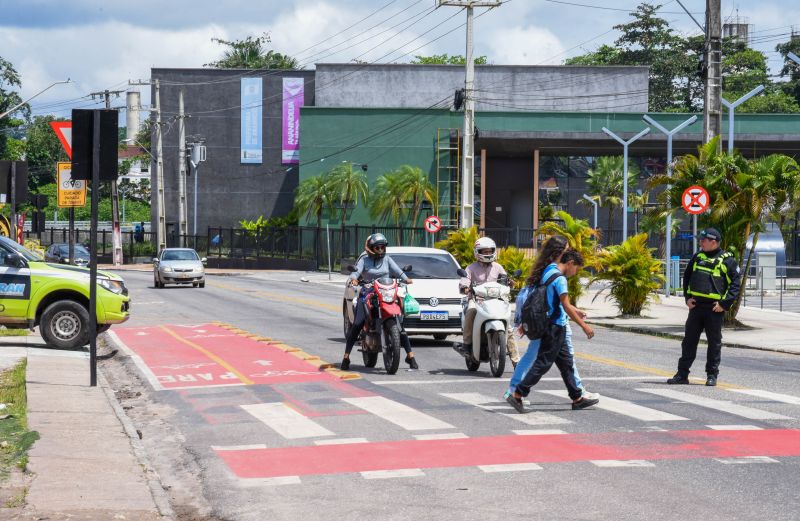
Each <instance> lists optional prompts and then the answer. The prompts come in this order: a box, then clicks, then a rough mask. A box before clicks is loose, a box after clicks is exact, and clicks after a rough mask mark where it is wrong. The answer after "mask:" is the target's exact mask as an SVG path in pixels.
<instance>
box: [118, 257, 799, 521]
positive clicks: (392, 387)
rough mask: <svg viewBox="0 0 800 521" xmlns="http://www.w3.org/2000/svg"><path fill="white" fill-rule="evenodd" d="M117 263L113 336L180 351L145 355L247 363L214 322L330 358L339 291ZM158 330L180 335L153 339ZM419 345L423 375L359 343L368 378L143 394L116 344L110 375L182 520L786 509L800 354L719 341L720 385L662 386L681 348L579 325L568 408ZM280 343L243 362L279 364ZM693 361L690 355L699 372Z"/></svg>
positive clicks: (146, 383)
mask: <svg viewBox="0 0 800 521" xmlns="http://www.w3.org/2000/svg"><path fill="white" fill-rule="evenodd" d="M123 275H124V277H125V279H126V282H127V284H128V286H129V287H130V290H131V295H132V298H133V314H132V318H131V320H130V321H129V322H128V323H126V324H124V325H123V326H121V327H115V328H113V329H112V331H116V332H117V333H118V334H119V336H120V337H121V338H126V339H129V340H130V341H131V343H132V345H134V344H135V345H136V346H139V347H137V348H136V349H138V351H137V350H136V349H134V351H135V352H137V353H139V354H142V353H147V356H152V357H154V358H152V360H156V359H157V358H158V357H162V358H159V359H170V360H172V362H171V363H172V364H175V365H172V366H169V364H166V365H161V366H158V367H167V366H169V367H176V368H177V367H179V366H180V367H185V365H184V366H181V364H182V363H184V362H186V360H183V359H180V356H182V355H179V353H178V351H177V350H178V349H179V344H181V345H182V346H183V347H184V349H185V350H186V351H187V352H192V350H193V351H194V353H195V354H196V353H197V352H206V354H208V352H209V351H213V353H212V354H213V355H214V357H215V360H217V362H219V363H222V364H223V365H225V367H228V368H229V369H231V371H232V372H231V374H237V375H241V374H240V372H239V370H238V369H237V368H238V367H240V366H239V365H237V364H238V363H240V360H244V359H246V358H247V356H248V355H247V353H248V352H249V351H248V349H250V347H248V346H247V345H245V344H244V343H242V344H241V345H240V343H239V341H238V340H236V341H234V340H232V339H231V337H229V336H225V335H227V334H228V333H225V332H219V331H218V330H217V328H215V327H214V326H209V325H208V324H209V323H211V322H213V321H220V322H224V323H229V324H232V325H235V326H237V327H239V328H241V329H243V330H246V331H248V332H252V333H254V334H257V335H263V336H265V337H270V338H272V339H275V340H280V341H281V342H284V343H286V344H289V345H291V346H296V347H298V348H301V349H302V350H304V351H305V352H307V353H309V354H311V355H316V356H319V357H320V358H321V359H322V360H327V361H329V362H336V363H338V361H339V360H340V359H341V354H342V351H343V346H344V343H343V335H342V318H341V304H342V300H341V299H342V288H341V286H340V285H334V284H325V283H313V282H312V283H303V282H300V281H299V277H300V275H299V274H298V275H294V274H286V273H276V274H272V275H270V274H265V275H259V276H251V277H246V276H224V277H223V276H209V280H208V283H207V285H206V288H205V289H193V288H188V287H176V288H173V287H169V288H166V289H158V290H157V289H155V288H153V286H152V275H150V274H146V273H133V272H126V273H124V274H123ZM162 326H165V327H166V328H164V327H162ZM175 326H190V327H175ZM167 333H168V334H169V335H171V336H170V337H169V338H172V337H175V338H177V336H178V335H184V336H185V338H187V339H189V340H186V339H184V340H181V341H178V340H175V341H174V342H173V341H172V340H170V342H172V343H170V344H169V345H166V344H164V345H162V343H160V342H164V343H166V342H167V340H161V341H160V340H159V339H160V338H161V339H168V336H165V335H166V334H167ZM147 335H150V336H147ZM159 335H160V336H159ZM192 335H193V336H192ZM204 335H205V336H206V337H209V338H205V339H204V340H203V337H204ZM215 335H216V338H218V341H215V340H213V338H214V337H215ZM137 339H138V340H137ZM150 339H152V340H150ZM192 339H194V340H192ZM201 340H202V341H203V342H205V343H204V344H202V345H200V342H201ZM242 342H244V340H243V341H242ZM412 344H413V347H414V350H415V353H416V355H417V357H418V360H419V364H420V370H419V371H411V370H408V368H407V366H406V365H405V364H402V363H401V369H400V371H398V373H397V374H396V375H393V376H390V375H387V374H385V372H383V371H382V370H380V367H381V362H379V363H378V367H377V368H376V369H365V368H363V367H362V366H361V365H360V356H358V353H355V352H354V355H355V356H354V358H353V359H354V360H355V362H356V363H354V364H353V366H352V367H351V371H355V372H358V373H360V375H361V376H362V378H360V379H355V380H346V381H339V382H338V383H327V381H319V380H314V379H313V378H310V379H309V380H308V381H294V382H288V383H278V384H259V383H258V381H256V380H257V379H256V378H255V377H253V378H252V380H253V381H252V383H251V384H250V385H235V386H225V387H209V386H204V385H202V384H203V383H204V382H203V377H202V376H198V377H197V378H196V380H197V382H196V384H195V383H193V385H185V386H184V387H176V388H165V389H163V390H154V388H153V386H154V385H158V382H159V379H158V378H156V379H154V377H153V376H152V374H149V373H151V372H156V373H157V372H158V370H160V369H158V367H157V366H156V364H155V363H153V362H148V358H147V356H144V355H143V358H139V359H137V360H134V358H132V357H130V356H128V355H127V354H126V353H125V352H120V353H118V354H117V356H115V357H112V358H111V359H109V360H107V361H104V362H103V370H104V371H106V372H107V374H108V375H109V377H110V380H111V381H113V382H115V387H116V389H117V395H118V397H119V399H120V402H121V403H122V405H123V407H124V408H125V409H126V410H127V412H128V414H129V415H130V417H131V419H132V420H133V422H134V423H135V425H136V426H137V428H138V429H140V430H141V432H142V435H143V436H142V441H143V442H144V444H145V447H146V448H147V450H148V454H149V456H150V458H151V460H152V463H153V466H154V468H155V469H156V470H157V472H158V474H159V475H160V477H161V480H162V482H163V483H164V484H165V486H166V487H167V489H168V494H169V495H170V497H171V500H172V502H173V506H174V507H175V509H176V512H178V513H179V514H180V515H182V516H184V518H185V519H225V520H263V519H276V520H277V519H303V518H308V519H312V518H313V519H318V518H320V517H323V516H324V517H325V518H333V519H335V518H340V519H412V518H416V519H451V518H459V519H476V520H477V519H482V520H485V519H528V520H529V519H592V520H605V519H614V520H626V519H631V520H634V519H635V520H639V519H645V518H646V519H649V520H661V519H663V520H673V519H676V518H683V517H690V516H691V517H693V518H698V519H703V520H722V519H725V520H730V519H736V520H746V519H770V520H794V519H797V511H798V510H799V507H800V500H798V496H797V483H798V477H797V476H798V475H800V473H799V472H798V471H799V470H800V465H798V462H800V459H798V455H800V431H795V430H793V429H799V428H800V421H799V420H798V419H800V382H798V378H797V377H798V375H800V358H798V357H797V356H792V355H786V354H780V353H770V352H762V351H753V350H739V349H727V350H724V351H723V360H722V368H721V373H720V383H721V385H720V386H719V387H716V388H707V387H705V386H702V385H692V386H679V387H678V388H675V387H673V386H669V387H668V386H666V385H665V384H664V380H665V379H666V378H667V377H668V376H671V375H672V373H674V369H675V366H676V363H677V358H678V356H679V352H680V346H679V344H678V342H676V341H674V340H668V339H662V338H656V337H649V336H643V335H637V334H630V333H621V332H615V331H611V330H606V329H599V328H598V329H596V336H595V338H594V339H592V340H591V341H588V340H586V338H585V337H584V336H583V334H582V332H580V331H576V332H575V345H576V350H577V351H578V352H579V357H578V362H577V363H578V367H579V369H580V373H581V376H582V377H583V379H584V382H585V384H586V387H587V388H588V389H589V390H591V391H594V392H599V393H600V394H601V395H602V396H603V397H604V398H605V399H603V398H601V403H600V405H601V406H603V407H598V408H594V409H590V410H584V411H572V410H570V408H569V402H568V401H567V400H566V399H565V398H564V397H563V396H561V395H560V394H562V393H563V383H562V382H561V381H560V378H559V375H558V373H557V371H551V373H550V374H548V375H547V377H546V378H545V379H544V380H543V381H542V382H541V384H540V385H539V386H537V387H536V389H537V392H534V393H532V394H531V397H530V398H531V404H532V409H533V411H534V412H532V413H530V414H526V415H518V414H516V413H515V412H514V411H513V410H512V409H511V408H510V407H508V406H507V405H506V404H505V402H504V401H503V399H502V394H503V392H504V390H505V388H506V386H507V384H508V378H509V377H510V376H511V373H510V364H508V368H507V373H506V375H505V376H504V378H500V379H495V378H491V377H490V376H489V374H488V368H486V367H485V364H484V366H483V367H481V369H480V370H479V371H478V372H476V373H470V372H468V371H467V370H466V367H465V365H464V361H463V359H462V358H461V357H460V356H458V355H457V354H456V353H455V352H453V351H452V349H451V346H450V342H449V341H435V340H433V339H432V338H429V337H419V338H414V339H413V340H412ZM186 346H188V347H189V348H191V349H188V348H186ZM264 349H267V348H264ZM265 352H266V351H265ZM278 355H280V356H278ZM278 355H276V356H275V357H274V358H270V359H265V360H255V363H258V364H261V365H262V366H267V367H268V368H276V369H277V368H278V366H280V365H281V364H282V363H285V360H286V359H285V355H284V354H283V353H278ZM281 356H284V358H281ZM169 357H172V358H169ZM267 358H268V357H267ZM134 362H138V363H134ZM704 362H705V357H704V354H702V352H701V354H700V356H699V357H698V361H697V362H695V369H696V371H695V373H693V375H692V376H699V377H704V376H705V375H704V374H703V372H702V369H703V365H704ZM242 363H243V362H242ZM145 366H148V367H145ZM270 366H271V367H270ZM197 367H198V368H199V366H197ZM203 370H204V369H202V368H200V369H198V371H196V372H200V373H201V372H202V371H203ZM242 371H243V370H242ZM299 373H302V371H301V372H299ZM259 374H261V373H259ZM263 374H264V375H269V374H270V372H269V371H266V372H263ZM274 374H277V373H274ZM244 376H246V374H245V375H244ZM244 376H242V378H244ZM148 378H149V379H148ZM192 378H194V377H192ZM209 378H210V377H209ZM301 380H302V379H301ZM161 381H162V382H164V381H166V380H163V378H162V379H161ZM243 381H250V380H246V379H245V380H243ZM173 382H175V385H177V384H178V383H179V382H178V380H175V379H173ZM183 384H186V379H183V383H182V384H181V385H183ZM165 385H166V384H165ZM548 391H552V392H553V393H555V394H552V393H550V392H548ZM675 393H678V394H675ZM770 393H777V394H770ZM276 412H277V413H279V414H278V415H277V416H275V414H276ZM281 415H283V416H281ZM298 417H301V418H300V419H299V423H298ZM292 422H294V423H292ZM292 429H295V430H292ZM298 429H299V430H298ZM326 440H327V441H326ZM742 456H746V457H742ZM406 461H407V462H408V464H407V465H405V464H404V462H406ZM374 469H385V470H379V471H375V470H374ZM204 516H205V517H204Z"/></svg>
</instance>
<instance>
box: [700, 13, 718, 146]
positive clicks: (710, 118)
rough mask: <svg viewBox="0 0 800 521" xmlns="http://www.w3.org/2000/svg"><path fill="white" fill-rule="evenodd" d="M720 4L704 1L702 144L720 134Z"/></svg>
mask: <svg viewBox="0 0 800 521" xmlns="http://www.w3.org/2000/svg"><path fill="white" fill-rule="evenodd" d="M720 3H721V0H706V27H705V29H706V42H705V63H706V78H705V103H704V104H703V142H704V143H708V142H709V141H711V140H712V139H714V138H715V137H716V136H718V135H720V133H721V132H722V13H721V7H720ZM721 145H722V143H721V142H720V146H721Z"/></svg>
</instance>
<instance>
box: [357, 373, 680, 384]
mask: <svg viewBox="0 0 800 521" xmlns="http://www.w3.org/2000/svg"><path fill="white" fill-rule="evenodd" d="M663 379H664V377H663V376H651V375H643V376H597V377H594V378H590V379H586V380H583V382H584V383H586V382H589V383H591V382H614V381H625V380H633V381H637V380H638V381H640V382H641V381H650V380H652V381H654V382H656V381H660V380H663ZM541 381H542V382H561V381H562V380H561V378H560V377H558V378H556V377H552V378H542V380H541ZM372 383H374V384H375V385H433V384H435V385H446V384H463V383H470V384H474V383H484V384H490V383H494V384H496V383H497V379H496V378H472V379H469V378H451V379H447V378H443V379H442V380H377V381H373V382H372Z"/></svg>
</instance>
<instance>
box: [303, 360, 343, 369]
mask: <svg viewBox="0 0 800 521" xmlns="http://www.w3.org/2000/svg"><path fill="white" fill-rule="evenodd" d="M306 362H308V363H309V364H311V365H313V366H314V367H316V368H318V369H333V368H335V367H336V366H335V365H334V364H332V363H330V362H326V361H325V360H306Z"/></svg>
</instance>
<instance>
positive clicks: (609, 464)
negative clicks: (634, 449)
mask: <svg viewBox="0 0 800 521" xmlns="http://www.w3.org/2000/svg"><path fill="white" fill-rule="evenodd" d="M590 463H592V464H593V465H594V466H596V467H601V468H615V467H655V466H656V465H655V463H652V462H650V461H645V460H641V459H631V460H614V459H606V460H602V459H601V460H590Z"/></svg>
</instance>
